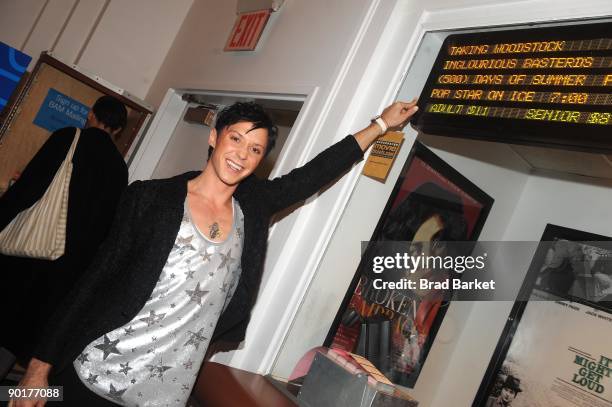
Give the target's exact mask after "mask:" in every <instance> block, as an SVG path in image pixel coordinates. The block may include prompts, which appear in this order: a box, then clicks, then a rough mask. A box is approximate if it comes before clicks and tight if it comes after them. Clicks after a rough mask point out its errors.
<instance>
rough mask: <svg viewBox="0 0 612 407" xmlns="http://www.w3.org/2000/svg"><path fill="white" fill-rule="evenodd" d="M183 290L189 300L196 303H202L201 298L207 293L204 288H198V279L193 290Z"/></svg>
mask: <svg viewBox="0 0 612 407" xmlns="http://www.w3.org/2000/svg"><path fill="white" fill-rule="evenodd" d="M185 292H186V293H187V294H188V295H189V301H193V302H195V303H197V304H198V305H202V298H204V297H205V296H206V294H208V291H206V290H200V282H199V281H198V285H196V287H195V290H185Z"/></svg>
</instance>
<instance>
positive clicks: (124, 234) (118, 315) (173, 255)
mask: <svg viewBox="0 0 612 407" xmlns="http://www.w3.org/2000/svg"><path fill="white" fill-rule="evenodd" d="M416 109H417V108H416V102H414V101H413V102H410V103H402V102H396V103H394V104H393V105H391V106H389V107H387V108H386V109H385V110H384V111H383V113H382V115H381V116H379V117H378V118H377V119H375V120H373V121H372V123H371V124H370V125H369V126H367V127H366V128H365V129H363V130H361V131H360V132H358V133H356V134H355V135H349V136H347V137H345V138H344V139H343V140H341V141H340V142H338V143H336V144H334V145H333V146H331V147H329V148H328V149H327V150H325V151H323V152H322V153H320V154H319V155H318V156H316V157H315V158H314V159H312V160H311V161H310V162H309V163H307V164H306V165H304V166H303V167H301V168H297V169H295V170H293V171H291V172H290V173H289V174H287V175H284V176H281V177H279V178H276V179H273V180H259V179H257V178H256V177H255V176H254V175H253V171H255V169H256V168H257V166H258V165H259V163H260V162H261V161H262V159H263V158H264V156H265V155H266V153H267V152H268V151H269V150H270V149H271V148H272V146H273V145H274V141H275V138H276V126H274V124H273V123H272V121H271V120H270V118H269V117H268V115H267V114H266V113H265V112H264V111H263V109H262V108H261V107H260V106H259V105H257V104H255V103H236V104H234V105H232V106H229V107H227V108H226V109H224V110H223V111H221V112H220V113H219V116H218V118H217V122H216V124H215V128H214V129H212V130H211V132H210V137H209V144H210V146H211V147H213V151H212V155H211V156H210V158H209V160H208V161H207V163H206V165H205V167H204V170H203V171H201V172H189V173H186V174H183V175H179V176H176V177H174V178H170V179H164V180H151V181H144V182H134V183H133V184H131V185H130V186H129V187H128V188H127V190H126V192H125V193H124V196H123V198H122V202H121V204H120V205H119V211H118V212H117V215H116V217H115V220H114V223H113V226H112V228H111V232H110V234H109V236H108V238H107V240H106V241H105V243H104V244H103V246H102V248H101V249H100V251H99V252H98V254H97V256H96V258H95V260H94V262H93V264H92V265H91V266H90V268H89V270H88V272H87V273H85V277H84V278H83V279H82V281H81V282H80V283H79V285H78V286H79V290H78V292H74V293H73V294H72V295H71V296H70V297H69V300H68V301H66V302H65V303H64V304H63V305H62V306H61V307H60V309H59V310H58V311H57V312H56V313H55V315H54V317H53V318H52V319H51V320H50V321H49V324H48V328H47V330H46V333H45V334H44V335H43V336H42V338H41V342H40V345H39V346H38V348H37V350H36V352H35V357H34V358H33V359H32V360H31V361H30V364H29V367H28V370H27V372H26V374H25V376H24V378H23V380H22V382H21V383H20V385H21V386H23V387H45V386H47V385H48V384H52V385H62V386H64V400H65V402H66V405H86V406H107V405H115V404H114V403H116V404H121V405H130V406H132V405H166V404H168V405H177V406H178V405H185V403H186V401H187V399H188V397H189V394H190V393H191V389H192V387H193V385H194V382H195V379H196V375H197V372H198V370H199V366H200V364H201V363H202V361H203V359H204V355H205V353H206V350H207V348H208V346H209V344H210V343H211V342H214V341H216V340H225V341H230V342H240V341H242V340H243V339H244V335H245V331H246V328H247V325H248V322H249V318H250V312H251V308H252V307H253V304H254V302H255V297H256V294H257V291H258V287H259V281H260V278H261V274H262V269H263V263H264V258H265V254H266V245H267V240H268V239H267V238H268V227H269V223H270V218H271V217H272V215H274V214H275V213H276V212H278V211H280V210H282V209H284V208H286V207H288V206H290V205H293V204H295V203H297V202H300V201H302V200H304V199H306V198H308V197H309V196H311V195H313V194H314V193H316V192H317V191H318V190H319V189H321V188H322V187H324V186H325V185H327V184H329V183H330V182H332V181H333V180H334V179H336V178H337V177H338V176H339V175H341V174H343V173H345V172H346V171H348V170H349V169H350V168H351V166H352V165H353V164H354V163H355V162H357V161H358V160H360V159H361V158H362V156H363V152H364V151H365V150H366V149H367V148H368V147H369V146H370V144H371V143H372V142H373V141H374V140H376V138H378V137H379V136H380V135H381V134H383V133H384V132H385V131H386V129H387V127H396V126H400V125H402V124H403V123H405V122H406V121H407V120H408V119H409V118H410V117H411V116H412V115H413V114H414V113H415V111H416ZM13 403H14V405H15V406H17V407H25V406H34V405H36V406H42V405H43V403H42V402H38V404H36V403H35V402H33V401H24V400H21V401H17V402H13ZM49 404H53V403H49Z"/></svg>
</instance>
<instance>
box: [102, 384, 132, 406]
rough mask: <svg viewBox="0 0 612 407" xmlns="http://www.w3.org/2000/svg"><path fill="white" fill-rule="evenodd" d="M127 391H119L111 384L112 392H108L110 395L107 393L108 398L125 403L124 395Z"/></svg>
mask: <svg viewBox="0 0 612 407" xmlns="http://www.w3.org/2000/svg"><path fill="white" fill-rule="evenodd" d="M126 390H127V387H126V388H125V389H121V390H117V389H115V386H113V384H112V383H111V384H110V390H109V391H108V393H106V396H107V397H110V398H111V399H113V400H115V401H116V402H118V403H123V393H125V391H126Z"/></svg>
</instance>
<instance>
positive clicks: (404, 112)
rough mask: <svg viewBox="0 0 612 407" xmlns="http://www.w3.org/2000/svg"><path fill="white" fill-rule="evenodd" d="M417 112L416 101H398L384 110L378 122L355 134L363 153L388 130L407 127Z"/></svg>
mask: <svg viewBox="0 0 612 407" xmlns="http://www.w3.org/2000/svg"><path fill="white" fill-rule="evenodd" d="M417 110H418V107H417V101H416V99H413V100H412V101H410V102H401V101H397V102H395V103H393V104H392V105H390V106H387V107H386V108H385V109H384V110H383V112H382V114H381V115H380V118H379V119H378V121H373V122H372V123H370V125H369V126H368V127H366V128H365V129H363V130H361V131H360V132H358V133H355V140H357V143H358V144H359V147H361V149H362V150H363V151H366V150H367V149H368V147H370V145H371V144H372V143H373V142H374V141H375V140H376V139H377V138H378V137H380V136H382V135H383V134H385V133H386V131H387V130H388V129H390V128H398V127H400V128H401V127H403V126H404V125H406V123H407V122H408V120H409V119H410V118H411V117H412V116H413V115H414V114H415V113H416V111H417ZM381 121H382V123H381Z"/></svg>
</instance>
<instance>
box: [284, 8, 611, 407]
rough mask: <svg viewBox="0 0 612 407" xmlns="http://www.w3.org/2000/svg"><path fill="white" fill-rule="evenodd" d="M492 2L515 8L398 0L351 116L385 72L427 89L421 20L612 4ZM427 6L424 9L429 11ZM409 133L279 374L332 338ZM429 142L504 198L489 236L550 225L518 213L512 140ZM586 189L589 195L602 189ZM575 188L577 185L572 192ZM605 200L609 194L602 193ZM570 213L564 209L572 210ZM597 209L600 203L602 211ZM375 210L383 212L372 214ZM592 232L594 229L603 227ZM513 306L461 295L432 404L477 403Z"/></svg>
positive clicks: (355, 207) (526, 182)
mask: <svg viewBox="0 0 612 407" xmlns="http://www.w3.org/2000/svg"><path fill="white" fill-rule="evenodd" d="M490 3H491V4H496V3H505V4H506V5H507V7H500V8H497V7H493V6H491V7H482V8H476V7H469V6H468V5H467V4H466V7H461V8H457V9H456V10H454V9H451V8H446V9H444V8H442V9H441V10H440V11H439V12H434V11H433V8H436V7H437V6H438V5H433V6H432V5H431V3H429V4H425V2H418V1H411V2H400V3H398V5H397V7H396V9H395V10H394V12H393V16H392V17H391V19H390V20H389V22H388V23H387V27H388V30H387V32H386V33H385V34H383V35H382V36H381V39H380V44H379V46H378V47H377V48H376V51H375V52H373V54H372V62H371V63H370V65H369V67H368V69H367V70H366V72H365V74H364V77H363V78H365V79H367V80H364V79H363V78H362V81H361V82H360V83H359V84H356V85H355V86H357V87H358V89H357V91H356V96H355V98H354V100H353V101H351V102H347V103H348V109H347V112H348V113H347V116H349V117H351V118H352V117H353V116H352V115H353V114H355V115H359V114H360V112H363V111H364V110H365V109H364V108H363V105H364V103H365V102H364V99H365V98H367V97H368V96H370V97H373V96H372V95H376V94H377V92H379V91H380V89H376V85H378V86H384V84H383V81H384V79H382V78H385V79H386V80H387V81H391V82H393V80H394V78H396V77H397V75H398V69H399V70H400V72H399V78H398V79H397V81H398V83H403V84H404V87H403V88H402V89H401V90H400V92H399V96H400V98H403V99H407V98H411V97H412V96H413V95H418V93H419V92H420V89H421V88H422V83H423V82H424V80H425V77H423V74H422V73H421V74H416V75H414V76H411V75H413V69H416V71H417V72H418V71H419V69H421V68H422V67H421V68H419V66H418V65H419V63H420V61H419V60H418V59H413V56H414V53H415V52H416V50H415V49H414V48H416V47H415V44H414V42H413V41H415V40H416V41H419V40H420V37H419V29H418V27H419V25H420V24H422V27H429V28H430V29H432V30H435V29H453V28H463V27H477V26H482V25H486V24H490V25H502V24H524V23H526V22H532V21H547V20H551V19H553V20H554V19H556V18H563V19H569V18H573V17H580V16H585V17H586V16H596V15H597V16H605V15H609V14H610V12H611V11H612V10H611V7H610V4H609V3H606V2H603V1H587V2H585V3H582V7H581V9H580V10H577V9H576V8H575V7H574V5H573V3H572V2H569V1H564V2H562V3H559V2H554V1H522V2H521V1H518V2H490ZM430 7H432V8H430ZM553 10H554V12H553ZM421 11H423V14H419V13H420V12H421ZM419 18H421V20H419ZM396 24H397V25H396ZM415 27H416V29H415ZM425 29H427V28H425ZM415 37H416V38H415ZM432 47H433V46H430V48H432ZM401 49H407V51H406V53H405V54H404V57H403V59H402V56H401V55H399V56H398V54H401V52H399V50H401ZM424 52H425V53H427V52H429V53H430V54H431V53H432V52H434V53H437V49H435V50H434V51H432V49H429V50H425V51H424ZM434 57H435V55H434ZM402 63H403V64H405V65H404V67H405V68H404V69H408V65H410V71H409V73H408V77H406V78H405V80H403V79H404V78H402V76H403V72H402V71H401V69H402V68H401V67H400V68H398V65H401V64H402ZM381 77H382V78H381ZM419 78H420V79H421V83H420V84H419V83H418V80H419ZM413 81H416V82H417V83H413ZM392 93H393V89H387V94H385V95H384V97H382V99H385V98H388V97H391V98H393V97H394V95H393V94H392ZM406 133H407V136H408V140H407V142H405V145H404V147H403V148H402V151H401V152H400V156H399V157H398V164H396V165H395V167H394V168H393V170H392V172H391V175H390V176H389V180H388V181H387V184H385V185H382V184H380V183H377V182H375V181H372V180H369V179H366V178H364V177H362V178H360V179H359V181H358V183H357V185H356V186H355V189H354V190H353V193H352V196H351V200H350V201H349V203H348V205H347V206H346V208H345V209H344V213H343V216H342V218H341V220H340V223H339V224H338V226H337V229H336V231H335V233H334V235H333V238H332V240H331V241H330V243H329V245H328V246H327V249H326V253H325V256H324V258H323V259H322V261H321V262H320V264H319V268H318V269H317V271H316V275H315V277H314V279H313V280H312V281H311V282H310V286H309V289H308V293H307V295H306V296H305V298H304V300H303V303H302V305H301V307H300V309H299V311H298V312H297V313H296V316H295V318H294V320H293V321H292V325H291V329H290V331H289V332H288V333H287V335H286V336H285V341H284V343H283V347H282V349H281V351H280V352H279V355H278V358H277V360H276V364H275V365H274V369H273V373H275V374H276V375H278V376H282V377H286V376H287V375H288V373H289V372H290V371H291V369H292V367H293V365H294V364H295V362H296V361H297V359H298V358H299V357H300V356H301V355H302V354H303V353H304V352H305V351H306V350H307V349H309V348H311V347H313V346H317V345H320V344H321V343H322V342H323V340H324V338H325V336H326V333H327V330H328V328H329V326H330V324H331V322H332V320H333V317H334V315H335V313H336V311H337V309H338V306H339V304H340V302H341V300H342V297H343V294H344V290H346V287H347V286H348V284H349V282H350V280H351V277H352V276H353V273H354V270H355V269H356V267H357V265H358V262H359V245H358V242H359V241H360V240H367V239H369V237H370V235H371V233H372V230H373V229H374V226H375V224H376V221H377V219H378V214H380V213H381V211H382V208H383V207H384V203H385V202H386V200H387V197H388V195H389V193H390V191H391V188H392V186H393V183H394V181H395V179H396V178H397V175H398V173H399V169H400V168H401V165H400V163H401V162H403V160H404V159H405V157H406V156H407V152H408V150H409V148H410V144H411V142H412V140H413V138H414V135H415V134H414V131H412V130H408V131H407V132H406ZM424 140H425V142H426V143H427V144H429V145H430V146H432V147H433V149H434V151H435V152H436V153H437V154H439V155H440V156H441V157H442V158H443V159H444V160H446V161H447V162H449V163H450V164H451V165H453V166H454V167H455V168H457V169H458V170H459V171H460V172H461V173H463V174H464V175H466V176H467V177H468V178H469V179H471V180H472V181H473V182H475V183H476V184H477V185H479V186H480V187H481V188H483V189H484V190H485V191H486V192H488V193H489V194H491V195H492V196H493V197H494V198H495V199H496V203H495V205H494V207H493V210H492V212H491V214H490V217H489V221H488V222H487V224H486V225H485V227H484V229H483V232H482V234H481V239H482V240H501V239H505V240H506V239H514V238H518V237H513V236H517V235H516V234H510V232H509V230H508V225H517V226H516V227H517V228H519V229H526V228H529V229H531V230H534V229H536V231H535V232H534V233H533V235H535V236H531V237H529V239H533V240H538V239H539V237H540V234H541V232H542V231H543V226H542V221H543V220H544V219H545V218H546V216H543V215H542V214H538V213H535V212H534V213H532V218H531V219H520V216H519V217H516V216H518V215H516V213H515V209H516V208H527V209H525V210H530V209H529V207H528V206H527V205H526V204H525V202H524V198H523V197H524V196H525V195H523V194H524V193H525V194H530V193H532V192H534V191H535V189H536V188H532V187H531V184H530V183H531V182H532V178H531V177H530V176H529V175H528V170H529V168H528V165H527V164H526V163H525V162H524V161H523V160H522V159H521V158H520V157H518V156H517V155H516V154H515V153H514V152H513V151H512V150H511V149H510V148H508V147H507V146H503V145H499V144H492V143H489V144H487V143H481V142H474V141H467V140H451V139H448V138H438V137H425V138H424ZM551 185H554V186H552V187H553V188H557V187H558V186H557V185H556V184H551ZM537 188H540V190H541V188H543V187H542V186H541V185H540V186H538V187H537ZM559 188H560V187H559ZM561 190H562V189H561ZM583 192H584V193H587V194H588V193H591V192H592V191H591V190H589V191H586V190H585V191H583ZM570 193H571V192H570V191H569V190H567V192H566V194H570ZM608 193H609V191H608V192H607V193H605V192H601V191H600V190H599V192H598V195H601V194H608ZM587 196H588V195H587ZM532 199H538V198H537V197H536V198H532ZM576 201H579V198H574V201H573V202H574V203H575V202H576ZM602 202H605V201H604V200H602ZM608 202H609V197H608ZM551 204H552V201H549V202H548V203H546V204H544V203H542V204H541V205H538V207H539V208H540V209H541V210H543V211H545V210H547V209H546V207H547V205H551ZM532 208H533V207H532ZM602 208H603V207H602ZM560 211H561V212H560V213H559V215H561V213H563V212H562V211H564V209H560ZM597 212H599V210H596V213H597ZM372 214H376V215H374V216H372ZM597 215H600V214H597ZM566 216H567V215H566ZM581 216H582V217H584V219H583V222H582V223H583V225H589V224H594V223H596V222H598V220H597V219H598V218H597V217H596V216H593V217H590V214H584V215H581ZM538 217H540V219H539V220H538V222H534V219H536V218H538ZM538 226H542V227H541V229H537V227H538ZM570 226H571V225H570ZM587 230H593V228H592V227H591V228H589V229H587ZM593 231H594V232H596V231H595V230H593ZM596 233H597V232H596ZM600 233H601V232H600ZM527 260H529V259H527ZM524 270H526V268H524V269H523V271H524ZM511 306H512V304H511V303H509V302H496V303H487V304H479V303H467V302H464V303H454V304H453V305H452V306H451V308H450V309H449V311H448V313H447V315H446V318H445V320H444V323H443V325H442V327H441V329H440V331H439V334H438V338H437V340H436V342H435V343H434V345H433V347H432V349H431V352H430V355H429V358H428V360H427V361H426V363H425V366H424V369H423V371H422V373H421V376H420V378H419V381H418V382H417V385H416V387H415V389H414V390H413V391H412V393H413V395H414V396H415V397H416V398H417V399H418V400H419V401H420V402H421V403H422V405H424V406H448V405H453V406H468V405H471V402H472V399H473V397H474V395H475V393H476V389H477V388H478V385H479V384H480V381H481V379H482V375H483V374H484V371H485V368H486V366H487V364H488V361H489V359H490V357H491V354H492V352H493V349H494V347H495V345H496V343H497V340H498V338H499V334H500V332H501V330H502V328H503V326H504V324H505V320H506V317H507V315H508V313H509V311H510V308H511Z"/></svg>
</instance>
